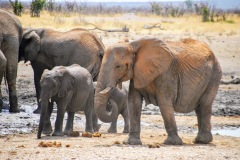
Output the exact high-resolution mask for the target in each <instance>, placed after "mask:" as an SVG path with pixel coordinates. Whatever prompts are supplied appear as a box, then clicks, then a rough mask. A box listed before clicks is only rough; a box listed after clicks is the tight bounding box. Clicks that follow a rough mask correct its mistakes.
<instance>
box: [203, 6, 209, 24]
mask: <svg viewBox="0 0 240 160" xmlns="http://www.w3.org/2000/svg"><path fill="white" fill-rule="evenodd" d="M202 21H203V22H208V21H209V9H208V7H203V9H202Z"/></svg>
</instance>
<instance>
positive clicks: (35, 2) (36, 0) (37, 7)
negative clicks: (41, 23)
mask: <svg viewBox="0 0 240 160" xmlns="http://www.w3.org/2000/svg"><path fill="white" fill-rule="evenodd" d="M45 3H46V0H32V3H31V8H30V11H31V17H40V11H41V10H42V9H43V6H44V4H45Z"/></svg>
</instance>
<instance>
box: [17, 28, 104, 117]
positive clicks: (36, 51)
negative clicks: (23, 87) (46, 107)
mask: <svg viewBox="0 0 240 160" xmlns="http://www.w3.org/2000/svg"><path fill="white" fill-rule="evenodd" d="M104 51H105V48H104V45H103V43H102V42H101V40H100V39H98V38H97V37H96V36H95V35H94V34H92V33H90V32H89V31H86V30H83V29H73V30H70V31H67V32H58V31H55V30H52V29H43V28H41V29H28V30H25V31H24V32H23V38H22V42H21V45H20V52H19V61H20V60H25V61H31V65H32V68H33V71H34V83H35V89H36V94H37V102H38V108H37V109H36V110H35V111H34V113H40V110H41V108H40V107H41V105H40V102H39V96H40V79H41V76H42V73H43V71H44V69H52V68H53V67H55V66H70V65H72V64H79V65H81V66H82V67H84V68H86V69H87V70H88V71H89V72H90V73H91V75H92V77H93V81H96V80H97V77H98V73H99V70H100V66H101V63H102V57H103V54H104Z"/></svg>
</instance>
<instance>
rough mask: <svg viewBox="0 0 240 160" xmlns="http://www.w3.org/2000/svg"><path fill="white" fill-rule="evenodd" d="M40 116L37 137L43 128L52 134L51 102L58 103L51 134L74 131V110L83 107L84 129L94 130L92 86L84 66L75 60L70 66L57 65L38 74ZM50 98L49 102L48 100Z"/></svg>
mask: <svg viewBox="0 0 240 160" xmlns="http://www.w3.org/2000/svg"><path fill="white" fill-rule="evenodd" d="M40 83H41V90H42V91H41V95H40V98H41V108H42V110H41V117H40V123H39V129H38V135H37V137H38V138H41V133H42V131H43V130H44V133H45V134H51V132H52V127H51V122H50V116H51V112H52V108H53V102H56V103H57V119H56V122H55V129H54V132H53V134H52V135H53V136H63V135H64V134H69V133H71V132H72V131H73V120H74V113H75V112H77V111H84V113H85V116H86V127H85V131H86V132H93V131H94V130H97V128H96V127H97V118H96V116H95V114H94V112H93V109H94V105H93V102H94V88H93V81H92V76H91V74H90V73H89V72H88V71H87V69H85V68H83V67H81V66H79V65H77V64H74V65H71V66H69V67H63V66H57V67H54V68H53V69H52V70H45V71H44V73H43V75H42V78H41V82H40ZM49 100H50V102H49ZM65 111H67V112H68V118H67V123H66V127H65V130H64V132H63V131H62V126H63V118H64V114H65Z"/></svg>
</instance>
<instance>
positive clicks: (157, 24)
mask: <svg viewBox="0 0 240 160" xmlns="http://www.w3.org/2000/svg"><path fill="white" fill-rule="evenodd" d="M144 28H145V29H153V28H159V29H161V30H166V29H165V28H162V26H161V24H160V23H155V24H153V25H148V24H145V25H144Z"/></svg>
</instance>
